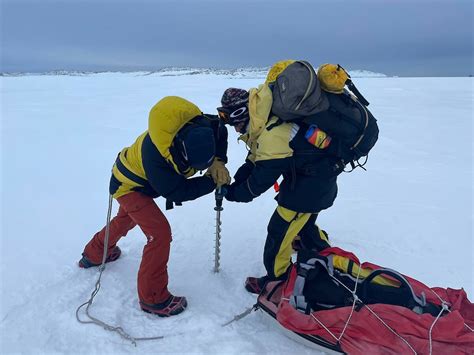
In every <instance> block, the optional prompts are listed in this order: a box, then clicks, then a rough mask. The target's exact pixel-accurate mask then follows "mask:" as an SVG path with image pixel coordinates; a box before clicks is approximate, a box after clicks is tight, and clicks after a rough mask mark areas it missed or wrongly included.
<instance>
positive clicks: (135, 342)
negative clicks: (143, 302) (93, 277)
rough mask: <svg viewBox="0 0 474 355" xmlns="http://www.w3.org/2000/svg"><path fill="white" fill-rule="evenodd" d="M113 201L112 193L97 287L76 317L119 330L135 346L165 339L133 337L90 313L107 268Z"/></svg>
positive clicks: (109, 328) (80, 321)
mask: <svg viewBox="0 0 474 355" xmlns="http://www.w3.org/2000/svg"><path fill="white" fill-rule="evenodd" d="M112 202H113V198H112V195H109V208H108V211H107V223H106V225H105V239H104V252H103V254H102V264H101V265H100V266H99V277H98V278H97V281H96V283H95V287H94V291H92V293H91V297H90V298H89V300H88V301H87V302H84V303H83V304H81V305H80V306H79V307H78V308H77V309H76V319H77V321H78V322H79V323H82V324H96V325H98V326H101V327H103V328H104V329H105V330H109V331H112V332H117V333H118V334H119V335H120V336H121V337H122V338H123V339H125V340H128V341H130V342H131V343H132V344H133V345H135V346H137V341H141V340H157V339H163V338H164V337H163V336H156V337H148V338H135V337H132V336H131V335H130V334H128V333H127V332H126V331H125V330H123V328H122V327H114V326H112V325H110V324H107V323H105V322H103V321H101V320H100V319H98V318H95V317H93V316H91V315H90V313H89V308H90V306H91V305H92V302H93V301H94V298H95V296H96V295H97V293H99V290H100V286H101V284H100V279H101V278H102V273H103V272H104V270H105V260H106V259H107V249H108V244H109V234H110V217H111V213H112ZM86 305H87V306H86ZM84 306H86V309H85V314H86V316H87V317H88V318H89V319H90V320H82V319H80V317H79V311H80V310H81V308H82V307H84Z"/></svg>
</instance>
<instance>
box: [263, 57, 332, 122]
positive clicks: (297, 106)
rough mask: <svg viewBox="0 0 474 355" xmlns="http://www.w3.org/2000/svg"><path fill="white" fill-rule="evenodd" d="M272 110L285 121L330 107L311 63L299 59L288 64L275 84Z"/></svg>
mask: <svg viewBox="0 0 474 355" xmlns="http://www.w3.org/2000/svg"><path fill="white" fill-rule="evenodd" d="M272 89H273V105H272V112H273V113H274V114H275V115H277V116H278V117H280V119H282V120H283V121H291V120H295V119H298V118H302V117H307V116H311V115H314V114H316V113H318V112H321V111H325V110H327V109H328V108H329V102H328V99H327V98H326V96H325V95H324V94H323V93H322V92H321V85H320V83H319V80H318V79H317V76H316V72H315V71H314V69H313V67H312V65H311V64H309V63H308V62H306V61H303V60H298V61H295V62H293V63H292V64H290V65H288V66H287V67H286V68H285V70H283V71H282V72H281V73H280V75H278V77H277V79H276V81H275V83H274V84H273V88H272Z"/></svg>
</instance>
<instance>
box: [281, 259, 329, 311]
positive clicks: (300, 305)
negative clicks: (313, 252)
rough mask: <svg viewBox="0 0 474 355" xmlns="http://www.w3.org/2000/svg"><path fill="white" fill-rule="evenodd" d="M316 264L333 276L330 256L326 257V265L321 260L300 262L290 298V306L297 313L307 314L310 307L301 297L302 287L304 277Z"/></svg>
mask: <svg viewBox="0 0 474 355" xmlns="http://www.w3.org/2000/svg"><path fill="white" fill-rule="evenodd" d="M316 263H319V264H321V265H322V266H323V267H324V268H325V269H326V270H327V272H328V273H329V275H331V276H332V275H334V265H333V259H332V255H331V256H329V257H328V263H327V264H326V263H325V262H324V261H323V260H321V259H318V258H312V259H308V260H307V261H306V263H302V262H300V263H299V265H298V275H297V276H296V280H295V286H294V288H293V296H292V297H291V298H290V304H291V305H292V306H293V307H294V308H295V309H296V310H298V311H300V312H302V313H305V314H309V312H310V307H309V305H308V303H307V302H306V299H305V297H304V295H303V289H304V285H305V283H306V277H307V276H308V272H309V271H310V270H312V269H314V267H315V265H316Z"/></svg>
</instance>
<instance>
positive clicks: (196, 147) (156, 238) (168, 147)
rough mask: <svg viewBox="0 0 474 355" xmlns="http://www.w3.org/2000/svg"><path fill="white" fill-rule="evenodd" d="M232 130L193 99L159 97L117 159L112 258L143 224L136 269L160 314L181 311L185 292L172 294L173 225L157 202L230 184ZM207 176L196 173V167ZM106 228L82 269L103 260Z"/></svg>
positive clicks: (142, 293) (146, 303) (149, 303)
mask: <svg viewBox="0 0 474 355" xmlns="http://www.w3.org/2000/svg"><path fill="white" fill-rule="evenodd" d="M226 153H227V129H226V128H225V126H224V125H223V124H221V123H220V122H219V120H218V119H217V117H216V116H211V115H204V114H203V113H202V112H201V110H200V109H199V108H198V107H197V106H196V105H194V104H193V103H191V102H189V101H187V100H185V99H183V98H181V97H177V96H168V97H165V98H163V99H162V100H160V101H159V102H158V103H157V104H156V105H155V106H153V108H152V109H151V111H150V114H149V121H148V130H147V131H146V132H144V133H143V134H141V135H140V136H139V137H138V138H137V140H136V141H135V143H133V144H132V145H131V146H130V147H127V148H124V149H123V150H122V151H121V152H120V153H119V154H118V156H117V159H116V161H115V164H114V166H113V169H112V177H111V179H110V194H111V195H112V196H113V197H114V198H115V199H117V201H118V203H119V205H120V208H119V211H118V214H117V216H115V217H114V218H113V219H112V220H111V221H110V225H109V242H108V251H107V259H106V262H110V261H114V260H116V259H117V258H118V257H119V256H120V254H121V251H120V248H119V247H118V246H117V245H116V244H117V242H118V241H119V239H120V238H121V237H123V236H125V235H126V234H127V232H128V231H129V230H131V229H132V228H134V227H135V226H136V225H138V226H139V227H140V228H141V230H142V231H143V233H144V234H145V236H146V238H147V243H146V245H145V248H144V249H143V255H142V261H141V264H140V269H139V271H138V298H139V302H140V307H141V309H142V310H143V311H145V312H149V313H154V314H156V315H158V316H172V315H176V314H179V313H181V312H182V311H184V309H185V308H186V306H187V301H186V298H185V297H177V296H173V295H172V294H171V293H170V292H169V291H168V273H167V263H168V258H169V252H170V243H171V228H170V225H169V223H168V221H167V219H166V217H165V216H164V214H163V213H162V211H161V210H160V208H159V207H158V206H157V205H156V203H155V202H154V200H153V199H154V198H156V197H158V196H162V197H164V198H165V199H166V200H167V208H168V207H172V205H173V203H175V204H181V203H182V202H183V201H190V200H194V199H196V198H198V197H201V196H203V195H206V194H208V193H210V192H212V191H213V190H214V189H215V188H216V184H218V185H222V184H226V183H229V182H230V177H229V172H228V171H227V169H226V168H225V165H224V164H225V163H226V162H227V156H226ZM205 169H207V172H206V174H204V175H203V176H199V177H194V178H191V176H193V175H194V174H195V173H196V172H197V171H202V170H205ZM104 240H105V227H104V228H103V229H102V230H101V231H99V232H97V233H96V234H95V235H94V237H93V238H92V239H91V240H90V242H89V243H88V244H87V245H86V247H85V249H84V252H83V254H82V256H83V257H82V259H81V260H80V261H79V266H80V267H82V268H89V267H93V266H98V265H99V264H100V263H101V260H102V255H103V250H104Z"/></svg>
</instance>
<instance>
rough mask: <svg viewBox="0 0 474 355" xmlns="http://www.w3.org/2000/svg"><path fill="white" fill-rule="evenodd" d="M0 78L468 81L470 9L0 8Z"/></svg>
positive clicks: (247, 4) (309, 2)
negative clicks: (339, 69)
mask: <svg viewBox="0 0 474 355" xmlns="http://www.w3.org/2000/svg"><path fill="white" fill-rule="evenodd" d="M0 1H1V4H2V7H1V29H2V41H1V52H2V53H1V55H2V63H1V71H4V72H5V71H6V72H13V71H15V72H16V71H46V70H56V69H66V70H137V69H157V68H161V67H165V66H194V67H219V68H235V67H242V66H259V67H261V66H269V65H271V64H272V63H274V62H275V61H277V60H280V59H287V58H294V59H307V60H309V61H310V62H312V63H313V65H319V64H321V63H325V62H334V63H340V64H341V65H343V66H345V67H346V68H348V69H350V70H355V69H366V70H371V71H375V72H382V73H386V74H388V75H399V76H460V75H470V74H474V73H473V30H474V29H473V5H472V4H473V3H474V1H472V0H444V1H440V0H411V1H408V0H372V1H368V0H347V1H338V0H331V1H326V0H325V1H316V0H286V1H280V0H273V1H267V0H253V1H248V0H240V1H234V0H195V1H192V0H185V1H182V0H181V1H179V0H174V1H159V0H156V1H151V0H150V1H143V0H137V1H132V0H128V1H123V0H120V1H112V0H94V1H89V0H80V1H74V0H69V1H65V0H62V1H51V0H37V1H33V0H29V1H25V0H0Z"/></svg>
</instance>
